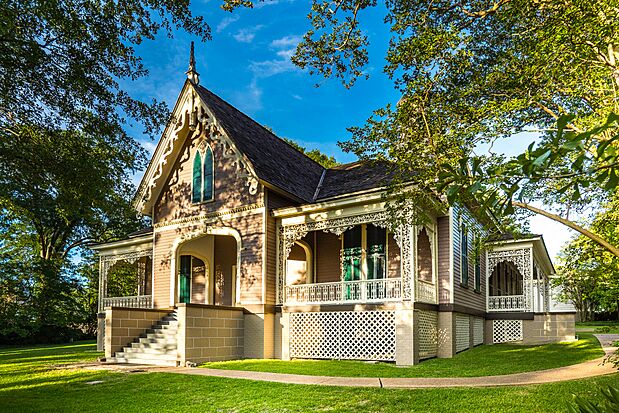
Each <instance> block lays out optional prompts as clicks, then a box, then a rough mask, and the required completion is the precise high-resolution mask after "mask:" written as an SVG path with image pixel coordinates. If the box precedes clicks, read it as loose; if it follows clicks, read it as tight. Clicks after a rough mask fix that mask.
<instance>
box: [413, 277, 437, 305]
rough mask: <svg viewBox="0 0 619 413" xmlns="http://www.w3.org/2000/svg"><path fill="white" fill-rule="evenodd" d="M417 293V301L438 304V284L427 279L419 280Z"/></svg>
mask: <svg viewBox="0 0 619 413" xmlns="http://www.w3.org/2000/svg"><path fill="white" fill-rule="evenodd" d="M416 293H417V296H416V297H415V301H423V302H424V303H431V304H436V285H434V284H432V283H429V282H427V281H422V280H417V289H416Z"/></svg>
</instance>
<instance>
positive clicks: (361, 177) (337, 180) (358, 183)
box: [315, 161, 395, 201]
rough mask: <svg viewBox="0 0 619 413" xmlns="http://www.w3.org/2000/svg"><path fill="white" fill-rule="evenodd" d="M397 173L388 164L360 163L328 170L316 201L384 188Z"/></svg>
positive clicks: (317, 193)
mask: <svg viewBox="0 0 619 413" xmlns="http://www.w3.org/2000/svg"><path fill="white" fill-rule="evenodd" d="M394 175H395V171H394V170H393V166H392V165H390V164H389V163H387V162H378V161H358V162H353V163H348V164H344V165H338V166H336V167H334V168H330V169H327V170H326V171H325V176H324V178H323V180H322V182H321V185H320V188H318V190H317V191H316V197H315V198H316V199H315V201H320V200H324V199H328V198H333V197H336V196H340V195H345V194H353V193H356V192H361V191H367V190H370V189H374V188H380V187H384V186H386V185H388V184H389V182H390V181H391V180H392V179H393V177H394Z"/></svg>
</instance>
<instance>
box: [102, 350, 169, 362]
mask: <svg viewBox="0 0 619 413" xmlns="http://www.w3.org/2000/svg"><path fill="white" fill-rule="evenodd" d="M114 357H116V358H125V359H135V360H162V361H176V354H147V353H132V352H125V351H119V352H118V353H116V354H115V355H114Z"/></svg>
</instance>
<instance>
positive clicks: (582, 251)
mask: <svg viewBox="0 0 619 413" xmlns="http://www.w3.org/2000/svg"><path fill="white" fill-rule="evenodd" d="M590 228H591V230H592V231H594V232H595V233H597V234H599V235H600V236H602V237H604V238H605V239H606V240H608V241H609V242H611V243H612V244H614V245H619V195H614V197H613V198H612V200H611V202H609V203H607V204H605V205H603V206H602V210H601V211H600V212H599V213H598V214H597V215H596V216H595V217H594V219H593V220H592V222H591V225H590ZM560 258H561V265H560V266H559V267H558V268H557V274H558V277H557V278H556V280H555V282H556V283H557V284H558V285H560V286H561V287H562V290H563V298H564V299H568V300H570V301H572V302H573V303H574V305H575V306H576V309H577V310H578V312H579V313H580V316H581V320H583V321H588V320H592V318H593V317H592V316H593V312H595V311H596V310H598V311H600V310H605V311H609V312H611V311H619V308H618V304H619V257H617V256H616V255H614V254H612V253H610V252H608V251H606V250H605V249H603V248H602V247H600V246H599V245H598V244H597V243H595V242H593V241H591V239H589V238H587V237H585V236H582V235H580V236H577V237H575V238H573V239H572V240H571V241H570V242H569V243H568V244H567V245H566V246H565V247H564V248H563V250H562V251H561V254H560ZM617 314H618V317H617V318H618V319H619V312H618V313H617Z"/></svg>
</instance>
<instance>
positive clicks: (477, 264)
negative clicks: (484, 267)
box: [475, 250, 481, 292]
mask: <svg viewBox="0 0 619 413" xmlns="http://www.w3.org/2000/svg"><path fill="white" fill-rule="evenodd" d="M480 256H481V251H479V250H478V251H475V291H477V292H479V291H481V257H480Z"/></svg>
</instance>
